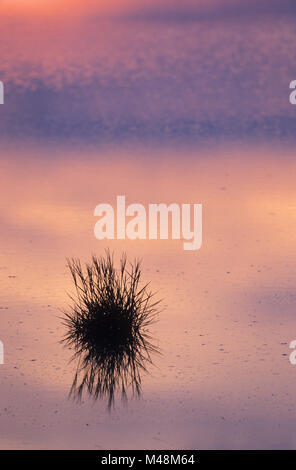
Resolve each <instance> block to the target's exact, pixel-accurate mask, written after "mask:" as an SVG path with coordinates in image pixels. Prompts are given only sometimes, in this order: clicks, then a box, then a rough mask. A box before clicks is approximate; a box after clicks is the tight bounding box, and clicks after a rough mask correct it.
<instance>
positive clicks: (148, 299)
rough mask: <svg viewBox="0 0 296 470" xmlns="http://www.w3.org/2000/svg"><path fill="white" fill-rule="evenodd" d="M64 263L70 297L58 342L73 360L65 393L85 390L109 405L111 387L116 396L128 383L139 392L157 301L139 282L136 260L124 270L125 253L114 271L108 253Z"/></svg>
mask: <svg viewBox="0 0 296 470" xmlns="http://www.w3.org/2000/svg"><path fill="white" fill-rule="evenodd" d="M68 267H69V269H70V272H71V274H72V277H73V280H74V284H75V288H76V296H75V297H71V299H72V301H73V305H72V307H71V311H70V312H69V313H65V317H64V324H65V325H66V327H67V329H68V332H67V334H66V335H65V337H64V339H63V342H64V343H65V344H66V345H68V346H72V347H74V349H75V353H74V356H73V359H75V358H78V365H77V370H76V374H75V377H74V381H73V384H72V388H71V390H70V395H73V396H74V398H76V399H78V400H79V399H81V397H82V394H83V391H84V390H85V391H87V392H88V393H89V394H90V395H92V396H93V397H94V398H95V399H97V398H99V397H100V398H102V397H104V396H107V397H108V406H109V408H111V406H112V404H113V403H114V393H115V391H116V390H118V391H119V392H120V393H121V395H122V398H127V393H126V391H127V388H128V386H131V388H132V391H133V394H136V395H140V393H141V375H140V372H141V371H146V364H147V363H151V362H152V361H151V353H152V352H157V351H158V349H157V348H156V347H155V346H153V344H152V343H151V342H150V340H151V337H150V336H149V334H148V332H147V327H148V326H149V325H150V324H151V323H152V322H153V321H155V319H156V315H157V305H158V302H156V301H153V300H152V297H153V294H152V293H151V292H150V291H148V290H147V287H148V285H147V284H146V285H145V286H143V287H140V286H139V282H140V277H141V269H140V263H139V262H138V261H135V262H134V263H133V264H132V263H131V264H130V269H128V266H127V260H126V256H125V255H123V256H122V258H121V262H120V269H119V270H118V271H117V270H116V269H115V267H114V262H113V256H111V255H110V252H109V251H107V252H106V256H105V257H100V258H97V257H96V256H93V257H92V260H91V263H89V264H86V266H85V269H84V268H83V267H82V265H81V262H80V261H79V260H78V259H71V260H68Z"/></svg>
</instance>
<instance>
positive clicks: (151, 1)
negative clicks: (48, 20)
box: [0, 0, 295, 19]
mask: <svg viewBox="0 0 296 470" xmlns="http://www.w3.org/2000/svg"><path fill="white" fill-rule="evenodd" d="M0 12H1V13H2V14H9V15H11V14H12V15H22V16H23V15H25V16H26V15H27V16H29V17H33V16H37V17H38V16H39V17H40V15H41V16H42V15H56V14H62V15H65V16H67V17H70V16H72V15H74V16H77V15H99V16H100V15H111V16H114V15H115V16H121V17H122V16H126V15H127V16H129V15H135V16H137V15H140V16H141V15H143V16H144V17H146V18H148V17H149V16H150V17H151V16H152V17H153V18H155V17H157V16H159V17H160V18H163V19H165V18H166V17H168V18H169V17H171V16H172V15H173V16H176V17H179V18H184V17H186V16H187V15H188V17H191V18H192V15H193V16H196V17H197V18H203V17H204V16H206V17H208V16H216V15H218V16H220V17H224V16H225V15H242V14H244V15H246V14H247V15H249V14H254V15H256V14H262V13H265V14H266V13H268V14H280V13H281V14H289V15H291V14H294V13H295V5H294V2H293V0H261V1H260V2H258V1H256V0H249V1H248V2H245V1H240V0H182V2H180V1H178V0H141V2H139V1H136V0H103V1H102V0H101V1H100V2H97V1H96V0H43V1H42V2H40V1H39V0H2V1H1V3H0Z"/></svg>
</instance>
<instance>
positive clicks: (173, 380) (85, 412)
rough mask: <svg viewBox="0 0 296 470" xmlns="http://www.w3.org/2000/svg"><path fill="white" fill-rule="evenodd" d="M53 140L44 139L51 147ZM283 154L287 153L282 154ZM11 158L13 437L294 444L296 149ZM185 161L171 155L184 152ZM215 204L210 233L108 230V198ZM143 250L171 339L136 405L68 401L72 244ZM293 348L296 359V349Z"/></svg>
mask: <svg viewBox="0 0 296 470" xmlns="http://www.w3.org/2000/svg"><path fill="white" fill-rule="evenodd" d="M40 152H41V150H40ZM279 156H280V158H279ZM4 157H5V155H4V154H3V155H2V161H1V187H2V189H3V195H2V200H1V246H2V250H1V255H0V267H1V269H0V276H1V286H2V294H1V309H2V310H1V318H2V321H1V339H2V341H3V342H4V345H5V365H3V366H1V397H2V400H1V402H2V406H1V430H2V436H1V447H2V448H7V447H10V448H69V447H70V448H110V449H113V448H129V447H131V446H133V447H135V448H166V449H172V448H184V449H186V448H190V449H192V448H229V447H231V448H239V447H243V448H250V447H251V448H254V447H255V448H262V447H268V448H273V447H275V448H277V447H294V446H295V432H294V431H293V412H294V410H295V401H294V386H295V380H296V377H295V373H294V372H295V371H294V368H293V366H292V365H291V364H290V362H289V357H288V356H289V353H290V350H289V342H290V341H291V340H293V339H294V333H293V324H294V301H295V292H294V282H293V279H294V276H295V256H294V250H293V247H294V230H295V228H296V217H295V205H296V195H295V184H294V181H295V161H294V159H293V155H291V153H289V152H288V151H286V150H284V149H281V152H279V150H278V151H276V150H271V149H268V148H259V147H257V148H256V149H254V148H249V149H242V148H240V149H234V148H232V149H229V150H228V151H223V152H222V151H218V150H217V151H216V152H214V151H212V153H211V154H206V153H204V154H202V155H201V154H200V153H198V154H197V153H195V152H194V151H191V152H187V153H185V151H184V152H183V159H182V162H180V159H179V152H176V154H174V153H173V152H172V151H170V152H169V153H166V152H159V153H158V154H154V159H153V160H152V159H149V158H148V155H147V150H146V151H144V150H142V152H141V151H140V150H139V149H138V150H137V151H136V152H135V153H134V154H132V153H129V154H125V153H122V152H121V151H120V150H118V151H117V152H116V153H115V154H114V155H111V154H108V155H106V154H99V153H95V154H92V155H90V154H89V155H84V154H79V153H76V154H75V155H74V154H73V151H71V152H70V157H71V159H70V158H69V155H66V154H65V156H64V158H59V159H54V160H50V158H49V155H45V154H43V157H45V158H43V159H42V163H40V153H39V152H37V153H36V154H34V152H33V151H32V152H30V154H29V155H28V156H27V158H26V165H23V164H22V162H23V161H24V154H23V153H22V154H21V155H17V154H15V155H14V158H12V159H10V161H7V160H5V158H4ZM172 162H173V164H172ZM117 194H125V195H126V197H127V203H131V202H138V203H142V204H144V205H146V204H148V203H149V202H167V203H169V202H178V203H182V202H191V203H193V202H195V203H198V202H202V203H203V210H204V228H203V235H204V243H203V246H202V249H201V250H200V251H196V252H191V251H189V252H185V251H183V247H182V242H181V241H179V240H175V241H170V240H162V241H152V240H151V241H149V240H146V241H129V240H128V241H116V240H114V241H108V242H102V241H98V240H96V239H95V237H94V234H93V229H94V224H95V222H96V218H95V217H94V216H93V210H94V207H95V206H96V205H97V204H98V203H100V202H108V203H111V204H113V205H115V197H116V195H117ZM106 246H109V247H110V249H111V250H114V252H115V254H116V255H117V256H118V255H119V254H120V253H121V251H122V250H125V251H126V252H127V254H128V256H129V257H130V258H133V257H134V256H140V257H142V258H143V271H144V280H146V281H151V286H152V288H153V289H155V290H158V291H159V296H160V297H162V298H163V299H164V300H163V311H162V312H161V313H160V315H159V323H158V324H156V325H154V326H153V334H154V336H155V337H156V338H157V343H158V344H159V347H160V348H161V350H162V355H161V356H159V357H155V365H154V367H152V368H150V375H147V376H145V377H144V381H143V396H142V398H141V399H140V400H131V401H129V403H128V405H127V406H124V405H122V404H121V403H120V401H118V402H117V405H116V408H115V410H114V411H113V412H112V413H111V414H109V413H108V412H107V409H106V403H104V402H96V403H95V404H93V403H92V402H91V401H90V400H88V399H86V400H85V401H84V402H83V403H82V404H81V405H77V404H76V403H74V402H72V401H71V400H68V399H67V393H68V391H69V388H70V386H71V381H72V378H73V372H74V364H68V360H69V358H70V356H71V351H68V350H66V349H63V348H62V346H61V345H60V344H59V343H58V342H59V340H60V339H61V337H62V335H63V333H64V330H63V327H62V325H61V322H60V319H59V318H58V316H59V315H60V309H62V308H66V307H67V303H68V300H67V294H66V292H67V291H68V292H69V291H70V292H71V289H72V286H71V282H70V276H69V274H68V272H67V269H66V261H65V258H66V256H72V255H74V256H78V257H80V258H81V259H82V260H88V259H89V257H90V255H91V253H92V252H95V253H97V254H100V253H102V252H103V250H104V248H105V247H106ZM287 355H288V356H287Z"/></svg>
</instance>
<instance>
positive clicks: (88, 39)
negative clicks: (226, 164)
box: [0, 15, 296, 146]
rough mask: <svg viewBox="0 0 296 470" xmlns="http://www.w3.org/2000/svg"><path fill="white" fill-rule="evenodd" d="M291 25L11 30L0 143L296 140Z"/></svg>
mask: <svg viewBox="0 0 296 470" xmlns="http://www.w3.org/2000/svg"><path fill="white" fill-rule="evenodd" d="M295 35H296V33H295V28H294V23H293V21H292V20H290V19H289V17H287V16H284V17H279V19H278V21H277V27H276V28H275V27H274V18H270V17H267V18H265V17H264V16H263V17H262V16H260V15H259V16H258V18H255V19H253V20H252V21H250V22H246V21H244V20H242V19H241V18H240V17H235V18H230V19H228V20H227V21H223V19H222V20H220V21H219V20H217V19H213V20H204V21H197V20H196V21H190V22H188V21H177V20H170V21H149V20H147V19H146V20H144V19H142V20H135V19H134V20H125V21H124V20H119V19H117V20H113V21H109V22H106V21H105V20H102V19H99V18H93V19H92V18H84V19H82V20H81V22H78V21H76V22H73V23H72V22H70V23H69V22H62V21H58V20H56V21H55V22H53V21H44V20H43V21H40V22H33V23H32V22H30V21H27V22H26V21H25V22H18V21H16V20H7V21H6V22H5V21H4V24H3V25H2V27H1V33H0V37H1V43H0V56H1V78H2V80H3V81H4V82H5V85H6V90H5V91H6V106H5V108H4V107H2V108H1V109H0V113H1V114H0V116H1V119H0V132H1V141H2V142H5V141H11V140H12V139H13V140H14V141H15V142H17V141H18V142H21V143H22V144H23V143H25V142H26V143H29V144H30V143H32V141H38V142H39V143H46V142H50V143H61V144H63V145H64V144H67V145H71V144H75V145H77V144H78V143H79V144H82V145H86V144H88V145H89V144H92V143H93V144H95V145H96V146H97V145H106V144H120V145H121V144H123V143H128V144H140V145H141V144H144V145H145V146H146V145H147V144H159V145H167V144H172V145H175V144H180V145H185V146H188V145H191V146H192V145H194V146H196V145H204V144H212V143H214V144H216V143H222V142H231V141H235V142H242V143H250V141H258V140H259V141H261V142H262V141H263V142H264V141H270V140H273V141H275V140H279V139H280V140H281V141H285V142H287V141H294V139H295V126H294V109H293V107H292V106H288V103H289V83H290V81H291V80H292V79H293V77H294V75H295V63H296V52H295V48H294V44H295V39H296V37H295Z"/></svg>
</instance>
